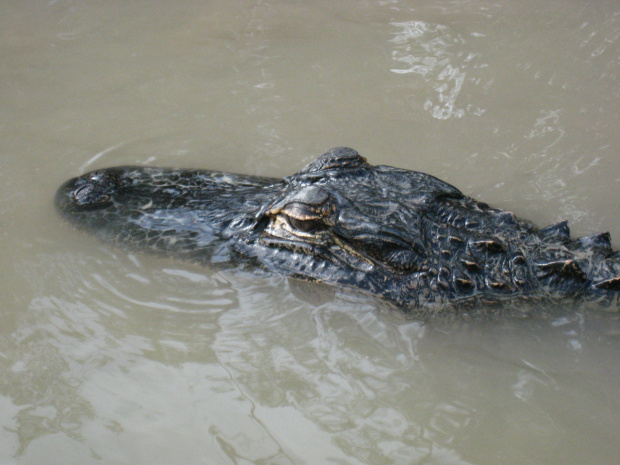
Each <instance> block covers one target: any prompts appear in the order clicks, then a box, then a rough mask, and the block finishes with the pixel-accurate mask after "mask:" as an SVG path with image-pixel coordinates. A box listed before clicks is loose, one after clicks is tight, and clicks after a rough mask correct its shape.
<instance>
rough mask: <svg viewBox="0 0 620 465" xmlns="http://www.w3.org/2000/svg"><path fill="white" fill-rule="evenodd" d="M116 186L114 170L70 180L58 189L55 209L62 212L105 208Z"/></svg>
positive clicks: (94, 172) (116, 180) (97, 172)
mask: <svg viewBox="0 0 620 465" xmlns="http://www.w3.org/2000/svg"><path fill="white" fill-rule="evenodd" d="M118 185H119V177H118V175H117V173H115V172H114V170H101V171H93V172H91V173H88V174H85V175H83V176H79V177H77V178H73V179H70V180H69V181H67V182H66V183H65V184H63V185H62V186H61V187H60V189H58V192H57V193H56V207H57V208H58V209H59V210H60V211H64V212H69V211H76V210H94V209H98V208H103V207H106V206H108V205H110V203H111V197H112V194H113V193H114V191H115V190H116V189H117V187H118Z"/></svg>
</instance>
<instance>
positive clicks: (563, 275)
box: [55, 147, 620, 310]
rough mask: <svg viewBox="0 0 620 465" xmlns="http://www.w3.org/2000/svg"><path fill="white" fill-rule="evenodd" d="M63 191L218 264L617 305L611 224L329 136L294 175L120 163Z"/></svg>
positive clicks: (414, 290) (125, 238) (441, 304)
mask: <svg viewBox="0 0 620 465" xmlns="http://www.w3.org/2000/svg"><path fill="white" fill-rule="evenodd" d="M55 205H56V207H57V209H58V211H59V212H61V214H62V215H63V216H64V217H65V218H67V219H68V220H69V221H70V223H72V224H74V225H75V226H77V227H78V228H81V229H84V230H87V231H89V232H90V233H92V234H94V235H95V236H97V237H99V238H101V239H103V240H105V241H108V242H113V243H118V244H123V245H125V246H129V247H130V248H134V249H146V250H151V251H155V252H161V253H164V254H167V255H172V256H175V257H182V258H185V259H189V260H193V261H197V262H200V263H203V264H209V265H212V266H241V267H261V268H262V269H266V270H268V271H271V272H275V273H279V274H282V275H287V276H290V277H293V278H300V279H304V280H309V281H316V282H322V283H326V284H330V285H335V286H343V287H348V288H357V289H361V290H363V291H364V292H366V293H370V294H372V295H374V296H378V297H380V298H383V299H387V300H389V301H391V302H393V303H395V304H396V305H398V306H401V307H403V308H405V309H410V310H411V309H416V308H425V309H432V308H448V307H454V308H458V307H465V306H470V307H471V306H485V305H494V304H500V305H501V304H503V303H504V304H511V303H518V302H532V301H534V302H552V303H555V302H558V301H562V300H564V299H572V300H573V301H578V302H583V301H593V302H597V303H599V304H601V305H605V306H606V307H608V308H609V307H612V308H613V307H619V299H618V296H619V295H620V252H616V251H614V250H612V247H611V241H610V235H609V233H606V232H605V233H598V234H593V235H589V236H586V237H582V238H579V239H575V240H572V239H571V237H570V232H569V227H568V224H567V222H566V221H562V222H559V223H556V224H552V225H551V226H547V227H545V228H537V227H536V226H534V225H533V224H531V223H530V222H528V221H524V220H522V219H519V218H517V217H516V216H515V215H514V214H513V213H511V212H508V211H504V210H501V209H497V208H491V207H490V206H489V205H487V204H486V203H483V202H479V201H477V200H475V199H473V198H471V197H468V196H466V195H464V194H463V193H462V192H461V191H460V190H459V189H457V188H456V187H453V186H452V185H450V184H448V183H446V182H444V181H442V180H440V179H438V178H436V177H433V176H431V175H428V174H424V173H421V172H416V171H409V170H405V169H399V168H394V167H390V166H383V165H379V166H373V165H371V164H369V163H368V162H367V161H366V159H365V158H364V157H362V156H361V155H359V154H358V152H357V151H355V150H353V149H351V148H346V147H336V148H333V149H330V150H329V151H327V152H326V153H324V154H323V155H321V156H320V157H318V158H317V159H316V160H315V161H313V162H311V163H310V164H308V165H307V166H306V167H304V168H303V169H301V170H300V171H299V172H297V173H295V174H294V175H292V176H288V177H285V178H283V179H276V178H269V177H260V176H251V175H243V174H233V173H227V172H220V171H210V170H187V169H171V168H154V167H144V166H120V167H114V168H107V169H99V170H95V171H92V172H90V173H86V174H84V175H82V176H79V177H77V178H74V179H71V180H69V181H67V182H66V183H65V184H64V185H63V186H62V187H60V188H59V190H58V192H57V194H56V198H55Z"/></svg>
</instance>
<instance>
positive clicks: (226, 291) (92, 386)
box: [0, 0, 620, 465]
mask: <svg viewBox="0 0 620 465" xmlns="http://www.w3.org/2000/svg"><path fill="white" fill-rule="evenodd" d="M619 57H620V4H619V3H618V2H617V1H612V0H609V1H604V0H564V1H558V0H556V1H554V0H537V1H533V0H518V1H517V0H512V1H508V0H505V1H498V2H488V1H476V0H454V1H434V2H429V1H422V0H411V1H398V0H383V1H381V0H376V1H339V2H333V1H325V0H320V1H313V2H300V1H293V0H288V1H284V0H282V1H257V0H254V1H250V0H244V1H209V2H199V1H186V2H180V1H170V2H151V1H133V2H120V1H60V0H59V1H46V2H43V1H22V2H2V3H0V238H1V239H0V240H1V241H2V242H1V247H0V260H1V262H2V270H1V271H0V296H1V300H0V302H1V304H0V463H2V464H9V465H10V464H45V465H55V464H58V465H67V464H80V465H83V464H99V463H101V464H132V465H135V464H148V465H153V464H239V465H248V464H278V465H280V464H313V465H314V464H403V465H409V464H437V465H454V464H476V465H483V464H489V465H491V464H493V465H497V464H515V465H521V464H579V465H581V464H584V463H588V464H590V463H591V464H617V463H619V460H620V459H618V457H619V456H620V441H618V439H619V433H618V431H620V320H619V316H618V314H616V313H602V312H593V311H572V310H570V309H558V311H557V314H552V315H546V316H543V317H540V318H530V319H525V320H522V319H514V318H512V319H501V318H498V319H494V320H490V321H459V320H458V319H457V320H456V321H446V320H445V319H430V320H420V319H418V318H416V317H415V316H414V317H405V316H403V315H402V313H400V312H398V311H395V310H393V309H391V308H389V307H387V306H385V305H382V304H381V303H377V302H374V301H370V300H369V299H367V298H365V297H362V296H357V295H354V294H350V293H336V294H335V295H333V296H330V295H327V296H321V299H319V303H317V301H316V299H314V297H315V296H313V294H315V293H317V292H321V291H317V290H316V289H305V290H304V291H303V292H301V293H300V292H299V291H297V290H296V289H295V288H296V286H293V285H292V283H289V281H288V280H287V279H284V278H278V277H273V276H261V275H256V274H242V273H238V272H233V271H222V272H215V271H212V270H205V269H202V268H198V267H195V266H192V265H189V264H186V263H179V262H175V261H173V260H164V259H160V258H154V257H149V256H142V255H128V254H127V253H124V252H122V251H119V250H116V249H114V248H111V247H108V246H106V245H102V244H100V243H98V242H97V241H96V240H94V239H92V238H90V237H87V236H86V235H83V234H81V233H79V232H77V231H74V230H72V229H71V228H70V227H69V226H67V225H66V224H64V223H63V222H62V221H61V220H60V218H59V217H58V216H57V215H56V214H55V212H54V211H53V208H52V197H53V194H54V191H55V189H56V187H57V186H58V185H59V184H60V183H61V182H62V181H64V180H65V179H66V178H68V177H72V176H75V175H77V174H80V173H82V172H84V171H86V170H90V169H94V168H97V167H102V166H110V165H116V164H130V163H144V164H153V165H166V166H183V167H202V168H213V169H222V170H229V171H236V172H243V173H250V174H261V175H272V176H281V175H286V174H290V173H292V172H295V171H296V170H297V169H299V168H300V167H302V166H303V165H304V164H306V163H308V162H309V161H311V160H312V159H313V158H314V157H315V156H317V155H319V154H320V153H322V152H323V151H324V150H326V149H328V148H329V147H331V146H335V145H348V146H352V147H354V148H356V149H357V150H359V151H360V152H361V153H362V154H364V155H365V156H367V157H368V158H369V160H370V162H372V163H376V164H390V165H396V166H399V167H403V168H409V169H416V170H421V171H425V172H429V173H432V174H435V175H437V176H440V177H441V178H443V179H445V180H446V181H448V182H451V183H453V184H455V185H457V186H458V187H459V188H461V189H462V190H463V191H464V192H465V193H467V194H470V195H472V196H475V197H477V198H479V199H480V200H483V201H486V202H488V203H491V204H493V205H495V206H499V207H502V208H506V209H511V210H513V211H515V212H516V213H517V214H518V215H519V216H521V217H525V218H530V219H532V220H533V221H535V222H536V223H538V224H539V225H541V226H542V225H544V224H547V223H552V222H555V221H559V220H563V219H568V220H570V222H571V225H572V228H573V233H574V235H584V234H588V233H593V232H596V231H602V230H609V231H610V232H611V233H612V235H614V236H615V238H616V243H615V244H616V246H618V245H620V242H618V241H617V240H618V238H620V217H619V215H618V213H619V212H620V208H619V205H618V202H617V199H618V194H619V193H620V157H619V156H618V153H617V152H618V147H620V131H618V128H620V124H619V122H620V121H619V119H620V116H619V115H620V112H619V111H618V110H619V105H618V98H619V94H620V58H619ZM312 302H314V303H312Z"/></svg>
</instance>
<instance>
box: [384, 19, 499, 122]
mask: <svg viewBox="0 0 620 465" xmlns="http://www.w3.org/2000/svg"><path fill="white" fill-rule="evenodd" d="M392 26H394V27H396V28H398V29H399V31H398V32H397V33H396V34H395V35H394V38H393V39H391V42H393V43H394V44H395V48H396V50H394V51H393V52H392V58H393V59H394V60H395V61H396V62H398V63H399V64H402V65H403V66H404V67H403V68H394V69H391V71H392V72H393V73H397V74H410V73H413V74H417V75H420V77H421V78H422V79H424V80H425V81H427V82H428V83H430V84H431V85H432V88H433V90H434V91H436V92H437V94H438V95H436V96H435V97H429V98H428V99H427V100H426V101H425V102H424V109H425V110H427V111H429V112H430V113H431V115H432V117H433V118H437V119H448V118H450V117H456V118H462V117H463V116H464V115H465V113H467V114H470V115H481V114H482V113H484V109H482V108H479V107H477V106H476V105H474V104H468V105H466V107H465V108H459V107H457V104H456V101H457V98H458V96H459V93H460V92H461V89H462V87H463V82H464V81H465V78H466V77H467V71H466V68H469V67H471V68H476V67H485V66H487V65H486V64H484V63H478V62H479V61H480V54H478V53H473V52H471V53H467V52H465V51H463V47H462V46H463V45H464V44H465V43H466V41H465V40H464V39H463V38H462V37H460V36H458V35H457V34H454V33H452V32H451V31H450V29H449V28H448V27H447V26H444V25H442V24H427V23H424V22H423V21H407V22H404V23H392ZM471 35H472V36H473V37H476V35H477V34H476V33H472V34H471ZM452 48H456V49H457V50H458V51H454V52H452V51H451V50H450V49H452Z"/></svg>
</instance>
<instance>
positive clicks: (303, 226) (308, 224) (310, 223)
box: [287, 216, 325, 234]
mask: <svg viewBox="0 0 620 465" xmlns="http://www.w3.org/2000/svg"><path fill="white" fill-rule="evenodd" d="M287 219H288V223H289V224H290V225H291V226H292V227H293V228H295V229H296V230H298V231H301V232H304V233H307V234H310V233H313V232H316V231H318V230H320V229H323V228H324V227H325V224H324V223H323V222H322V221H321V220H315V219H312V220H299V219H297V218H293V217H292V216H287Z"/></svg>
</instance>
